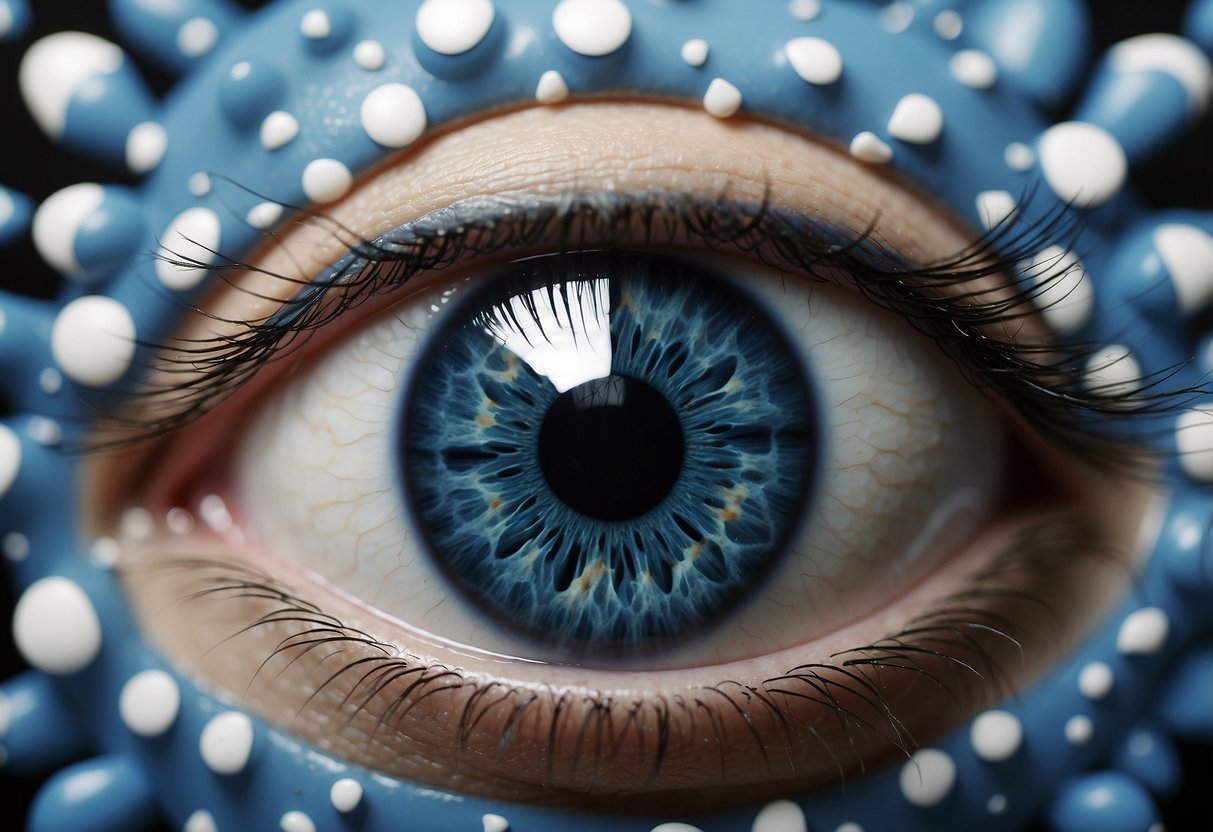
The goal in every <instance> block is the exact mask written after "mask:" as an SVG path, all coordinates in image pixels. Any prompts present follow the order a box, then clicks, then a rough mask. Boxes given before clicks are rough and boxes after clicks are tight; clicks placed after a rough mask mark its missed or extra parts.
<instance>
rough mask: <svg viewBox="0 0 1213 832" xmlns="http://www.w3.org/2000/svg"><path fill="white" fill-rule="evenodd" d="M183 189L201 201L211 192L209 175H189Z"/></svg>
mask: <svg viewBox="0 0 1213 832" xmlns="http://www.w3.org/2000/svg"><path fill="white" fill-rule="evenodd" d="M185 187H186V188H187V189H188V190H189V192H190V195H191V196H196V197H198V198H199V199H201V198H202V197H204V196H206V195H207V194H209V193H210V192H211V175H210V174H209V173H205V172H203V171H197V172H195V173H191V174H190V178H189V181H188V182H186V183H185Z"/></svg>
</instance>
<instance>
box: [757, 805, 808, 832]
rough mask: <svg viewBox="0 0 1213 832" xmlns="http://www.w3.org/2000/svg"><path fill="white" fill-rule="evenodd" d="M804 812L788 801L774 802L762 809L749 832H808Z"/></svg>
mask: <svg viewBox="0 0 1213 832" xmlns="http://www.w3.org/2000/svg"><path fill="white" fill-rule="evenodd" d="M808 830H809V823H808V821H807V820H805V817H804V810H803V809H801V808H800V807H799V806H797V805H796V804H795V803H793V802H792V801H790V800H775V801H772V802H771V803H768V804H767V805H766V806H763V807H762V811H760V812H759V813H758V817H756V818H754V825H753V826H752V827H751V832H808Z"/></svg>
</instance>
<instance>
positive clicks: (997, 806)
mask: <svg viewBox="0 0 1213 832" xmlns="http://www.w3.org/2000/svg"><path fill="white" fill-rule="evenodd" d="M1009 806H1010V803H1009V802H1008V801H1007V796H1006V795H1005V794H995V795H991V796H990V799H989V800H987V801H986V811H987V812H989V813H990V814H991V815H1001V814H1004V813H1005V812H1006V811H1007V808H1008V807H1009Z"/></svg>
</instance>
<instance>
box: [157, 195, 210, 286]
mask: <svg viewBox="0 0 1213 832" xmlns="http://www.w3.org/2000/svg"><path fill="white" fill-rule="evenodd" d="M222 233H223V227H222V225H221V223H220V222H219V216H218V214H216V213H215V212H214V211H212V210H211V209H210V208H189V209H186V210H185V211H182V212H181V213H180V214H178V215H177V217H176V218H175V219H174V220H173V221H172V222H171V223H169V226H168V228H166V229H164V233H163V234H161V235H160V250H159V252H157V255H156V277H158V278H160V282H161V283H163V284H164V285H165V286H167V287H168V288H170V289H175V290H177V291H179V292H180V291H185V290H187V289H193V288H194V287H195V286H197V285H198V284H199V283H201V282H202V280H203V278H205V277H206V275H207V273H208V272H209V271H210V268H209V265H210V264H211V263H214V262H215V260H216V258H217V257H218V254H217V252H218V251H219V244H220V243H221V242H222V239H221V236H222Z"/></svg>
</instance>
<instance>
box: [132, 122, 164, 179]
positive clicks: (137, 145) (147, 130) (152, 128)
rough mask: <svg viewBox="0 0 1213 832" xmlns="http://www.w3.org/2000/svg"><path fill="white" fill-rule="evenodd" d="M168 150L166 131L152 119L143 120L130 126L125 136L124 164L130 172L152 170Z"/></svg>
mask: <svg viewBox="0 0 1213 832" xmlns="http://www.w3.org/2000/svg"><path fill="white" fill-rule="evenodd" d="M167 150H168V133H166V132H165V131H164V127H163V126H161V125H160V124H158V123H157V122H154V121H144V122H141V123H139V124H136V125H135V126H134V127H132V128H131V132H130V133H128V134H127V136H126V166H127V167H128V168H130V169H131V173H147V172H148V171H149V170H154V169H155V168H156V166H157V165H159V164H160V162H161V161H162V160H163V159H164V154H165V152H166V151H167Z"/></svg>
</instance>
